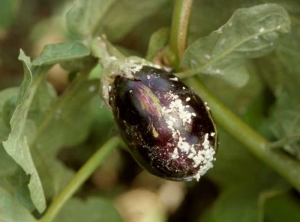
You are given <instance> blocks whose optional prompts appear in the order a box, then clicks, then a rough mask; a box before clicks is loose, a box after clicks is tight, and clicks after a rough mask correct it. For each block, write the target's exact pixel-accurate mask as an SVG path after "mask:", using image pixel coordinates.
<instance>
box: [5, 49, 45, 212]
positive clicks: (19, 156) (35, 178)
mask: <svg viewBox="0 0 300 222" xmlns="http://www.w3.org/2000/svg"><path fill="white" fill-rule="evenodd" d="M19 59H20V60H21V61H22V62H23V67H24V73H25V77H24V81H23V84H22V86H21V88H20V92H19V97H18V103H17V108H16V110H15V112H14V114H13V116H12V119H11V121H10V124H11V133H10V134H9V137H8V140H7V141H5V142H3V146H4V148H5V150H6V152H7V153H8V154H9V155H10V156H11V157H12V158H13V159H14V160H15V161H16V162H17V163H18V164H19V165H20V166H21V167H22V168H23V169H24V171H25V172H26V173H27V174H29V175H30V177H31V178H30V182H29V184H28V187H29V190H30V195H31V199H32V201H33V203H34V205H35V207H36V208H37V209H38V211H39V212H43V211H44V210H45V208H46V200H45V196H44V191H43V187H42V184H41V181H40V178H39V175H38V172H37V170H36V167H35V164H34V162H33V159H32V156H31V152H30V148H29V146H28V142H29V141H28V140H29V138H28V137H30V133H32V130H33V129H34V125H33V124H32V122H27V116H28V112H29V109H30V106H31V104H32V101H33V99H34V96H35V93H36V91H37V89H38V87H39V85H40V83H41V81H42V80H43V79H44V76H43V71H44V70H40V69H37V70H35V73H32V72H31V69H30V66H31V65H30V59H29V58H28V57H26V56H25V54H24V53H23V51H21V53H20V57H19ZM44 69H45V68H44Z"/></svg>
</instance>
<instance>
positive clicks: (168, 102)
mask: <svg viewBox="0 0 300 222" xmlns="http://www.w3.org/2000/svg"><path fill="white" fill-rule="evenodd" d="M109 88H110V90H109V105H110V107H111V109H112V111H113V114H114V118H115V120H116V122H117V125H118V127H119V130H120V133H121V136H122V138H123V140H124V141H125V143H126V144H127V146H128V148H129V151H130V152H131V154H132V156H133V157H134V158H135V160H136V161H137V162H138V163H139V164H140V165H141V166H142V167H143V168H144V169H146V170H147V171H148V172H150V173H152V174H154V175H156V176H159V177H162V178H164V179H169V180H175V181H182V180H187V181H189V180H192V179H193V178H195V179H196V180H199V179H200V177H201V176H202V175H203V174H205V173H206V172H207V170H209V169H210V168H212V166H213V161H214V160H215V153H216V149H217V133H216V128H215V124H214V122H213V119H212V116H211V113H210V111H209V107H208V106H207V104H206V103H204V102H203V101H202V100H201V98H200V97H199V96H198V95H197V94H196V93H194V92H193V91H192V90H191V89H190V88H189V87H188V86H186V85H185V84H183V83H182V82H181V81H180V80H179V79H178V78H177V77H176V76H175V75H173V74H170V73H168V72H166V71H164V70H162V69H158V68H154V67H150V66H142V68H141V69H140V70H139V71H136V72H135V73H134V78H127V77H124V76H122V75H121V74H120V76H117V75H116V76H114V81H112V84H111V85H110V86H109Z"/></svg>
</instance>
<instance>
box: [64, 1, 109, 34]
mask: <svg viewBox="0 0 300 222" xmlns="http://www.w3.org/2000/svg"><path fill="white" fill-rule="evenodd" d="M114 2H115V0H105V1H103V0H96V1H95V0H85V1H84V0H78V1H76V2H75V3H74V5H73V6H72V8H70V10H69V11H68V13H67V14H66V22H67V27H68V29H69V31H70V32H71V33H72V34H75V35H76V36H81V37H85V36H92V35H93V33H94V31H95V29H96V28H97V26H101V25H102V24H101V23H102V20H103V17H104V16H105V14H106V13H107V11H108V10H109V9H110V7H111V6H112V5H113V4H114ZM101 34H102V33H101Z"/></svg>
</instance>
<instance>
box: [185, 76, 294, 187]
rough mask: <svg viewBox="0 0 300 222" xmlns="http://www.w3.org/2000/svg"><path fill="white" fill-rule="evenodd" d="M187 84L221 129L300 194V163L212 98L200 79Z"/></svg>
mask: <svg viewBox="0 0 300 222" xmlns="http://www.w3.org/2000/svg"><path fill="white" fill-rule="evenodd" d="M186 82H187V83H188V85H189V86H191V87H193V89H194V90H195V91H196V92H197V93H199V95H200V96H201V97H202V99H203V100H204V101H206V102H207V103H208V105H209V107H210V108H211V110H212V114H213V117H214V119H215V120H216V122H217V123H218V124H219V125H220V126H221V127H223V128H224V129H225V130H226V131H227V132H229V133H230V134H231V135H232V136H233V137H235V138H236V139H237V140H238V141H240V142H241V143H242V144H244V145H245V146H246V147H247V148H248V149H249V150H250V151H251V152H252V153H253V154H254V155H256V156H257V157H258V158H259V159H261V160H262V161H263V162H265V163H266V164H267V165H268V166H269V167H271V168H272V169H274V170H276V171H277V172H278V173H279V174H280V175H282V176H283V177H284V178H285V179H286V180H287V181H288V182H290V184H292V185H293V186H294V187H295V188H296V189H297V190H298V191H299V192H300V163H299V162H298V161H297V160H295V159H293V158H291V157H289V156H287V155H286V154H285V153H283V152H281V151H280V150H276V149H271V148H270V142H269V141H268V140H266V139H265V138H264V137H262V136H261V135H259V134H258V133H257V132H256V131H255V130H253V129H252V128H251V127H250V126H249V125H247V124H246V123H244V122H243V121H242V120H241V119H240V118H239V117H237V116H236V115H235V114H234V113H232V112H231V111H230V110H229V109H228V108H226V107H225V106H224V105H223V104H222V103H221V102H220V101H218V100H217V99H216V98H215V97H214V96H212V95H211V94H210V92H209V91H208V90H207V89H206V87H205V86H204V85H203V84H202V83H201V81H200V80H199V79H196V78H188V79H187V81H186ZM249 167H250V166H249Z"/></svg>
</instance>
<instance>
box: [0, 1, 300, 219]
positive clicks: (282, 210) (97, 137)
mask: <svg viewBox="0 0 300 222" xmlns="http://www.w3.org/2000/svg"><path fill="white" fill-rule="evenodd" d="M262 3H277V4H279V5H281V6H283V7H284V8H285V9H286V10H287V11H288V13H289V15H290V19H291V21H292V30H291V32H290V33H289V34H286V35H283V36H282V37H281V40H280V41H281V42H280V45H279V46H278V47H277V48H276V50H275V51H274V52H272V53H271V54H269V55H267V56H264V57H262V58H258V59H253V60H249V61H247V70H248V73H249V76H250V77H249V81H248V83H247V84H246V85H245V86H243V87H241V88H236V87H234V86H232V85H230V84H227V83H226V82H224V81H222V79H220V78H217V77H207V76H203V77H202V80H203V82H205V84H206V85H207V86H208V88H209V89H210V90H212V92H213V94H214V95H215V96H216V97H217V98H218V99H220V100H221V101H222V102H223V103H224V104H226V105H227V106H228V107H229V108H230V109H231V110H233V111H234V112H235V113H236V114H237V115H239V116H240V117H241V118H243V119H244V120H245V121H246V122H247V123H248V124H249V125H250V126H252V127H253V128H255V129H256V130H257V131H258V132H260V133H261V134H262V135H264V136H265V137H266V138H268V139H270V140H274V141H275V140H277V139H280V138H283V137H284V136H288V135H292V134H296V133H299V132H300V127H299V126H300V118H299V113H300V107H299V104H300V103H299V96H298V95H299V92H300V91H299V89H300V87H299V86H300V63H299V62H300V61H299V60H300V2H299V1H297V0H276V1H271V0H255V1H252V0H251V1H250V0H233V1H226V0H195V1H194V5H193V10H192V15H191V22H190V31H189V36H188V37H189V38H188V43H189V44H191V43H193V42H194V41H195V40H197V39H198V38H199V37H204V36H207V35H208V34H209V33H211V32H212V31H214V30H217V29H218V28H219V27H220V26H222V25H223V24H225V23H226V22H227V21H228V19H229V18H230V16H231V15H232V14H233V12H234V11H235V10H237V9H238V8H242V7H251V6H254V5H257V4H262ZM72 4H73V1H72V0H62V1H51V0H30V1H21V0H2V1H1V2H0V90H3V89H7V88H10V87H16V86H19V85H20V84H21V82H22V80H23V77H24V73H23V66H22V63H21V62H20V61H18V56H19V52H20V48H21V49H23V51H25V52H26V54H27V55H28V56H29V57H31V58H32V59H34V58H37V57H38V56H39V55H40V53H41V51H42V49H43V47H44V46H45V45H46V44H54V43H58V42H63V41H65V40H67V39H72V38H76V36H74V33H73V34H71V33H70V32H68V31H67V30H66V22H65V13H66V11H67V10H68V9H69V8H70V6H71V5H72ZM95 4H96V3H95ZM173 4H174V1H171V0H163V1H148V6H147V7H148V9H149V10H148V11H147V10H145V11H143V10H144V8H147V7H146V6H145V5H143V7H142V6H141V7H142V8H139V6H140V3H139V1H138V0H131V1H129V0H127V1H120V3H118V4H115V5H114V7H112V8H111V9H110V10H109V13H107V14H106V16H105V17H104V18H103V19H102V20H101V22H102V23H103V24H105V25H103V27H104V28H103V30H102V31H103V32H104V33H105V34H106V35H107V38H108V39H109V40H110V41H112V42H113V43H114V44H116V45H118V46H119V48H120V49H121V50H123V51H124V52H126V53H128V54H131V55H138V56H141V57H145V56H146V52H147V49H148V43H149V40H150V37H151V35H152V34H153V33H154V32H155V31H157V30H158V29H160V28H163V27H169V26H170V25H171V20H172V11H173ZM126 7H128V9H132V11H126V10H124V8H125V9H126ZM96 9H97V8H96ZM96 9H95V10H96ZM141 9H142V10H141ZM91 13H92V12H91ZM79 23H80V21H74V24H73V25H75V26H76V25H77V24H79ZM71 25H72V24H71ZM69 78H70V75H69V72H68V71H66V70H65V69H62V68H61V66H59V65H55V66H53V67H52V68H51V70H50V71H49V72H48V75H47V80H48V81H49V82H50V83H51V84H52V85H53V86H54V89H55V91H56V93H57V94H58V95H61V94H62V93H63V92H64V91H65V90H66V88H67V86H68V84H69ZM91 84H92V85H94V86H95V87H98V81H97V80H95V81H94V82H92V83H89V84H87V85H86V86H84V85H83V86H82V87H86V88H89V87H90V86H91ZM79 94H80V95H79ZM76 96H78V97H76ZM76 96H75V97H74V98H75V99H77V98H78V101H81V100H84V98H86V97H85V95H82V94H81V91H78V95H77V94H76ZM80 96H81V97H80ZM91 101H92V102H91V103H89V104H88V105H87V106H86V107H85V109H86V110H88V111H86V110H82V113H83V114H86V115H89V116H90V118H89V119H88V120H86V122H84V120H81V122H84V124H85V125H84V127H83V128H82V129H83V131H82V132H79V134H80V137H79V138H76V139H75V137H74V135H73V139H74V140H73V139H72V138H71V139H70V140H71V141H70V142H65V143H63V144H64V145H63V146H62V147H59V148H57V150H58V152H57V154H56V157H57V159H58V160H59V161H60V163H61V164H62V165H61V167H62V168H63V169H64V171H62V177H64V179H65V181H60V183H58V186H61V187H58V188H57V190H51V191H49V190H50V189H53V188H49V190H47V192H46V193H47V195H49V197H53V196H55V193H57V192H59V191H60V190H61V189H62V188H63V187H64V184H66V183H67V182H68V181H69V179H70V178H71V176H72V175H74V173H75V172H76V171H77V170H78V169H79V168H80V167H81V166H82V165H83V164H84V163H85V162H86V161H87V159H88V158H89V157H90V156H91V155H92V154H93V153H94V152H95V151H96V150H97V149H98V148H99V147H100V146H101V145H102V144H103V143H104V142H105V141H106V140H107V139H108V138H110V137H111V136H113V135H117V134H118V132H117V130H116V127H115V125H114V123H113V118H112V115H111V114H110V112H109V111H108V110H107V109H106V108H105V107H102V105H101V104H102V103H101V101H100V98H99V97H98V95H97V92H95V94H94V96H93V98H91ZM72 102H73V103H76V100H75V101H71V102H70V103H72ZM0 103H1V101H0ZM99 107H101V108H99ZM212 112H213V111H212ZM80 114H81V113H80ZM78 118H81V117H80V115H78ZM237 130H239V129H237ZM219 131H220V132H219V134H220V146H219V152H218V154H217V161H216V163H215V167H214V168H213V169H212V170H210V171H209V172H208V174H207V175H205V176H204V177H203V178H201V180H200V182H188V183H183V182H170V181H164V180H162V179H159V178H156V177H154V176H151V175H149V174H148V173H147V172H144V171H142V169H141V168H140V167H139V166H138V165H137V164H136V163H135V161H134V160H133V159H132V157H131V156H130V155H129V154H128V153H127V152H126V151H125V150H123V149H122V148H120V149H118V150H116V151H114V152H113V154H112V155H110V156H109V158H108V159H107V160H105V161H104V162H103V164H101V166H100V167H99V168H98V169H97V171H96V172H95V173H94V174H93V176H92V177H91V178H90V179H89V180H88V181H87V182H86V183H85V184H84V186H83V187H82V188H81V189H80V191H79V192H78V193H77V194H76V199H75V198H74V199H72V200H71V201H70V202H68V204H67V205H66V206H65V207H64V208H63V211H62V212H61V213H60V214H59V216H58V217H57V219H56V221H92V217H91V216H90V215H92V214H93V213H94V212H95V211H97V212H99V214H101V215H108V216H107V218H106V219H105V218H104V219H103V221H122V219H120V217H119V216H118V215H119V214H120V215H121V217H122V218H123V220H124V221H130V222H131V221H132V222H133V221H139V222H140V221H149V222H151V221H153V222H160V221H170V222H179V221H189V222H200V221H203V222H221V221H222V222H227V221H228V222H235V221H236V222H242V221H243V222H248V221H249V222H256V221H266V222H282V221H289V222H298V221H300V195H299V192H297V191H296V190H295V189H293V188H292V187H290V185H289V184H288V183H287V182H286V181H284V180H283V179H282V178H281V177H280V176H279V175H278V174H277V173H275V172H274V171H273V170H272V169H270V168H268V167H267V166H265V164H263V163H262V162H261V161H260V160H258V159H257V158H256V157H255V156H254V155H253V154H252V153H250V152H249V151H248V150H247V149H246V148H245V147H243V145H242V144H240V143H239V142H237V141H236V140H235V139H233V138H232V136H231V135H229V134H228V133H226V132H225V131H224V130H222V129H219ZM58 133H59V132H58ZM56 137H59V136H57V135H55V134H53V135H52V138H53V139H55V138H56ZM1 139H3V138H1ZM3 140H4V139H3ZM51 143H52V141H49V146H51ZM284 148H285V150H286V151H287V152H288V153H289V154H290V155H291V156H293V157H294V158H298V159H299V153H300V152H299V143H297V142H295V143H292V144H287V145H286V146H285V147H284ZM1 149H2V146H1ZM1 152H3V151H1ZM2 164H3V168H6V167H7V165H5V164H6V163H4V162H2ZM0 166H1V163H0ZM60 169H61V168H58V171H59V170H60ZM58 171H57V172H58ZM20 175H21V176H20ZM22 175H23V177H24V173H23V172H22V171H21V170H20V169H18V168H17V167H16V169H14V170H13V173H8V172H4V173H3V174H2V176H1V173H0V176H1V178H2V179H3V178H4V177H5V178H6V179H7V178H9V181H10V183H11V184H14V187H18V186H19V192H20V193H22V194H20V195H19V196H18V195H17V196H18V198H19V201H20V202H22V203H23V205H24V206H25V207H26V208H27V209H29V210H31V211H32V212H33V214H34V215H36V216H37V217H39V214H38V213H37V212H36V211H35V210H34V208H33V207H32V203H29V201H26V200H23V201H22V200H20V197H24V193H26V192H27V195H28V191H25V192H23V191H24V190H23V191H22V189H25V190H26V186H25V185H24V184H26V183H25V182H24V181H27V182H28V178H27V179H26V178H25V179H24V178H23V180H22V183H21V184H18V180H20V178H21V177H22ZM25 177H26V176H25ZM1 183H2V182H1ZM1 183H0V185H1ZM46 189H47V188H46ZM95 197H101V198H105V199H108V200H110V201H111V202H113V204H114V206H116V207H117V209H118V212H119V213H117V212H116V211H114V209H113V210H111V206H109V207H107V206H106V202H105V201H104V202H102V201H101V200H99V199H93V198H95ZM24 198H25V197H24ZM25 199H26V198H25ZM49 199H50V198H49ZM82 200H86V201H83V202H82ZM106 207H107V208H106ZM106 209H108V210H106ZM110 210H111V212H110ZM74 212H76V213H74ZM66 215H67V216H66ZM68 215H71V216H70V217H69V216H68ZM112 218H114V219H112Z"/></svg>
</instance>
